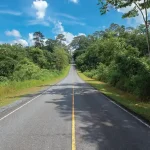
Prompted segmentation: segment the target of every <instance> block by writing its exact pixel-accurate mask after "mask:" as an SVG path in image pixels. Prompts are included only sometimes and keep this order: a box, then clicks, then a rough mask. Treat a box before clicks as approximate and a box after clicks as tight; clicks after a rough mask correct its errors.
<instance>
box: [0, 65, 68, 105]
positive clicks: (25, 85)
mask: <svg viewBox="0 0 150 150" xmlns="http://www.w3.org/2000/svg"><path fill="white" fill-rule="evenodd" d="M69 70H70V66H68V67H67V68H66V69H64V70H63V71H62V72H61V73H60V74H59V75H56V74H55V75H54V76H51V77H50V78H47V79H45V80H28V81H23V82H16V81H11V82H9V83H7V84H5V85H0V107H2V106H6V105H8V104H10V103H12V102H14V101H16V100H19V99H20V97H21V96H22V95H25V94H29V93H34V92H37V91H39V90H40V89H42V88H43V87H44V86H46V85H52V84H55V83H57V82H59V81H60V80H62V79H63V78H65V77H66V76H67V75H68V72H69Z"/></svg>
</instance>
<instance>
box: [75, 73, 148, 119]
mask: <svg viewBox="0 0 150 150" xmlns="http://www.w3.org/2000/svg"><path fill="white" fill-rule="evenodd" d="M78 74H79V76H80V77H81V78H82V79H83V80H85V81H86V82H87V83H89V84H90V85H91V86H93V87H94V88H96V89H97V90H99V91H101V92H102V93H103V94H105V95H107V96H108V97H110V98H111V99H112V100H114V101H116V102H117V103H119V104H121V105H123V106H125V107H126V108H128V109H129V110H131V111H133V112H135V113H137V114H138V115H140V116H141V117H143V118H145V119H146V120H149V121H150V102H143V101H141V100H140V99H138V98H137V97H136V96H135V95H132V94H129V93H126V92H123V91H121V90H119V89H117V88H115V87H112V86H110V85H109V84H107V83H104V82H100V81H96V80H95V79H91V78H88V77H87V76H85V75H84V74H83V73H81V72H80V71H78Z"/></svg>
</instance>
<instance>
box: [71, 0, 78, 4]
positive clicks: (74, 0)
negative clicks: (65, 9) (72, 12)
mask: <svg viewBox="0 0 150 150" xmlns="http://www.w3.org/2000/svg"><path fill="white" fill-rule="evenodd" d="M69 1H70V2H73V3H75V4H77V3H78V2H79V0H69Z"/></svg>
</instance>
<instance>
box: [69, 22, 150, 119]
mask: <svg viewBox="0 0 150 150" xmlns="http://www.w3.org/2000/svg"><path fill="white" fill-rule="evenodd" d="M146 38H147V37H146V29H145V25H143V24H141V25H139V26H137V27H136V28H133V27H125V26H120V25H118V24H115V23H112V24H111V25H110V27H109V28H107V29H105V30H101V31H96V32H95V33H93V34H92V35H88V36H78V37H75V38H74V40H73V41H72V43H71V45H72V46H73V47H74V49H76V50H75V51H74V56H73V57H74V60H75V63H76V67H77V68H78V69H79V70H80V71H81V72H80V73H79V74H80V76H81V77H82V78H83V79H84V80H85V81H87V82H88V83H90V84H91V85H92V86H93V87H95V88H96V89H98V90H100V91H101V92H102V93H104V94H106V95H107V96H109V97H111V98H112V99H113V100H115V101H117V102H118V103H120V104H121V105H123V106H125V107H126V108H128V109H130V110H131V111H133V112H135V113H137V114H139V115H141V116H142V117H143V118H145V119H147V120H149V121H150V57H149V51H148V48H147V47H148V46H147V40H146ZM83 74H84V75H83Z"/></svg>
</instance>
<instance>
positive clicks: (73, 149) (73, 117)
mask: <svg viewBox="0 0 150 150" xmlns="http://www.w3.org/2000/svg"><path fill="white" fill-rule="evenodd" d="M74 112H75V111H74V86H73V87H72V150H76V135H75V113H74Z"/></svg>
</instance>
